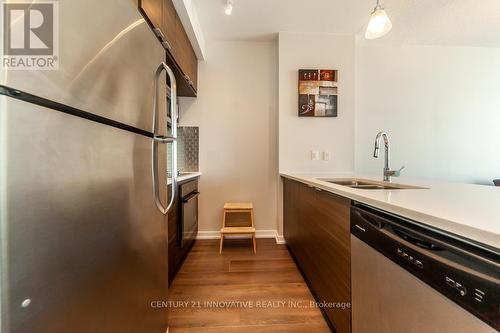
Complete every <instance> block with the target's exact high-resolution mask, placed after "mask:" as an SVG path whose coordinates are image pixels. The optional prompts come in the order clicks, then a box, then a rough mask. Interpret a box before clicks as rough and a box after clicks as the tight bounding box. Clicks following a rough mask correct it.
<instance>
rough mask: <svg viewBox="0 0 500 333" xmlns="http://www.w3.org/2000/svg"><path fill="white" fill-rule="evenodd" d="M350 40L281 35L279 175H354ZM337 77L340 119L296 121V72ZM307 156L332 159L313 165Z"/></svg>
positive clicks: (322, 36) (352, 57) (350, 38)
mask: <svg viewBox="0 0 500 333" xmlns="http://www.w3.org/2000/svg"><path fill="white" fill-rule="evenodd" d="M354 60H355V59H354V36H352V35H334V34H312V33H290V32H280V34H279V169H280V171H292V172H352V171H353V169H354V63H355V61H354ZM299 69H337V70H338V71H339V100H338V103H339V104H338V110H339V111H338V117H336V118H304V117H302V118H299V117H298V116H297V113H298V91H297V90H298V81H297V80H298V70H299ZM311 150H318V151H320V152H323V151H328V152H330V153H331V159H330V161H323V160H320V161H311V156H310V155H311Z"/></svg>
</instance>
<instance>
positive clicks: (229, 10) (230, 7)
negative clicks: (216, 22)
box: [224, 0, 233, 15]
mask: <svg viewBox="0 0 500 333" xmlns="http://www.w3.org/2000/svg"><path fill="white" fill-rule="evenodd" d="M232 12H233V2H232V1H231V0H228V1H227V4H226V9H225V10H224V13H226V15H231V13H232Z"/></svg>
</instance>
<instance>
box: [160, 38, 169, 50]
mask: <svg viewBox="0 0 500 333" xmlns="http://www.w3.org/2000/svg"><path fill="white" fill-rule="evenodd" d="M161 45H163V47H164V48H165V49H167V50H169V51H170V50H171V49H172V46H171V45H170V43H169V42H167V41H166V40H164V41H163V42H161Z"/></svg>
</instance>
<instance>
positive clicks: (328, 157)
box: [323, 151, 331, 161]
mask: <svg viewBox="0 0 500 333" xmlns="http://www.w3.org/2000/svg"><path fill="white" fill-rule="evenodd" d="M330 155H331V154H330V152H329V151H324V152H323V161H329V160H330V157H331V156H330Z"/></svg>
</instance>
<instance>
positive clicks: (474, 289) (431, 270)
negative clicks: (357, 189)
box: [351, 204, 500, 333]
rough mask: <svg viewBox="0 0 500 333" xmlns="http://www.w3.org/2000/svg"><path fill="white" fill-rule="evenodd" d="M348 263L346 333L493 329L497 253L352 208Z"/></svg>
mask: <svg viewBox="0 0 500 333" xmlns="http://www.w3.org/2000/svg"><path fill="white" fill-rule="evenodd" d="M351 256H352V257H351V266H352V267H351V268H352V289H351V290H352V332H353V333H388V332H394V333H400V332H405V333H417V332H418V333H420V332H426V333H490V332H496V331H499V330H500V313H499V311H500V252H499V250H498V249H495V248H491V247H488V246H485V245H484V244H478V243H475V242H473V241H470V240H467V239H463V238H460V237H458V236H456V235H451V234H447V233H444V232H442V231H440V230H434V229H430V228H429V227H428V226H425V225H423V224H419V223H417V222H415V221H410V220H407V219H404V218H401V217H398V216H395V215H392V214H389V213H386V212H383V211H379V210H378V209H375V208H372V207H368V206H365V205H359V204H358V205H356V204H354V205H353V206H352V209H351Z"/></svg>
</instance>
